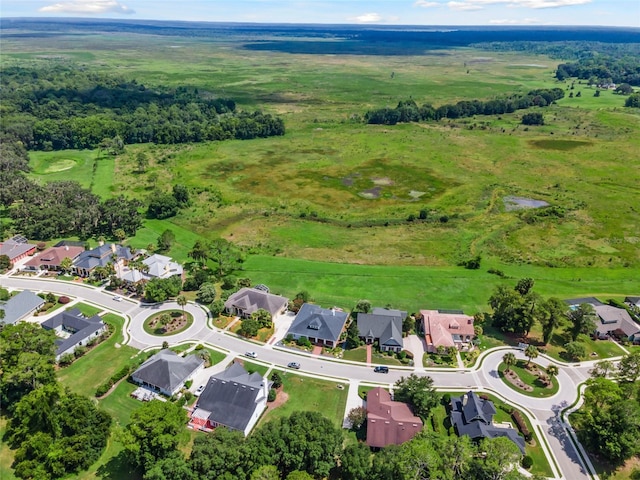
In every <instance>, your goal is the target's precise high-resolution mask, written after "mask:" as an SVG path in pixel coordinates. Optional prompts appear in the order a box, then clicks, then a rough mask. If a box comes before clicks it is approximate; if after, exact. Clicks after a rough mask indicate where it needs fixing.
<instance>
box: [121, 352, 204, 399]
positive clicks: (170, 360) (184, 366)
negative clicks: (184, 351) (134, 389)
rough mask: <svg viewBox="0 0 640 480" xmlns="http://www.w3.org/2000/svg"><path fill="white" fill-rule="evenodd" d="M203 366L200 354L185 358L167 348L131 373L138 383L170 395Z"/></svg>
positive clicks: (178, 389)
mask: <svg viewBox="0 0 640 480" xmlns="http://www.w3.org/2000/svg"><path fill="white" fill-rule="evenodd" d="M203 368H204V360H203V359H202V358H200V357H199V356H198V355H195V354H194V355H188V356H186V357H184V358H183V357H181V356H179V355H178V354H176V353H175V352H173V351H171V350H169V349H168V348H167V349H164V350H161V351H160V352H158V353H156V354H155V355H154V356H153V357H151V358H149V359H148V360H147V361H146V362H144V363H143V364H142V365H140V367H138V369H137V370H136V371H135V372H133V373H132V374H131V379H132V380H133V381H134V382H135V383H137V384H138V385H141V386H143V387H146V388H149V389H151V390H154V391H157V392H160V393H162V394H163V395H166V396H168V397H170V396H172V395H175V394H176V393H178V392H179V391H180V389H181V388H182V387H183V386H184V382H186V381H187V380H190V379H191V378H193V377H194V375H196V374H197V373H198V372H200V371H201V370H202V369H203Z"/></svg>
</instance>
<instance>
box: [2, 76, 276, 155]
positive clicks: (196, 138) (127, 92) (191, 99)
mask: <svg viewBox="0 0 640 480" xmlns="http://www.w3.org/2000/svg"><path fill="white" fill-rule="evenodd" d="M0 82H1V83H0V85H1V87H2V88H1V90H0V101H2V104H3V115H2V120H1V122H0V132H2V133H7V134H9V135H11V136H13V137H15V138H18V139H19V140H20V141H21V142H22V144H23V145H25V147H26V148H27V149H30V150H32V149H33V150H52V149H53V150H60V149H66V148H72V149H82V148H98V147H100V146H101V143H102V142H104V140H105V139H112V138H119V139H121V141H122V142H123V144H133V143H158V144H174V143H185V142H202V141H206V140H227V139H233V138H235V139H242V140H244V139H251V138H258V137H269V136H274V135H284V131H285V128H284V122H283V121H282V119H280V118H276V117H273V116H271V115H269V114H263V113H262V112H259V111H255V112H239V111H237V110H236V105H235V102H234V101H233V100H229V99H219V98H213V97H214V96H213V95H212V94H210V93H206V94H200V92H199V91H198V90H197V89H194V88H187V87H178V88H176V89H169V88H165V87H158V88H148V87H146V86H144V85H141V84H138V83H137V82H136V81H135V80H133V81H128V80H125V79H123V78H120V77H116V76H111V75H105V74H100V73H96V72H91V71H89V70H87V69H86V68H84V67H82V66H78V65H70V64H69V65H64V64H45V65H43V66H28V67H21V66H16V67H8V68H6V69H4V70H3V75H2V78H1V79H0Z"/></svg>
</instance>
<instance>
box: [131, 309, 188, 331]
mask: <svg viewBox="0 0 640 480" xmlns="http://www.w3.org/2000/svg"><path fill="white" fill-rule="evenodd" d="M165 313H168V314H169V315H170V316H171V318H172V322H173V319H175V318H178V317H182V315H183V313H182V310H163V311H161V312H157V313H154V314H153V315H151V316H150V317H149V318H147V319H146V320H145V321H144V323H143V324H142V328H144V331H145V332H147V333H148V334H150V335H155V336H157V337H170V336H171V335H176V334H178V333H180V332H183V331H184V330H186V329H187V328H189V327H190V326H191V325H192V324H193V315H191V314H190V313H189V312H184V315H185V316H186V317H187V323H185V324H184V325H183V326H181V327H180V328H177V329H175V330H169V331H165V330H164V327H163V326H162V325H161V324H160V322H157V323H156V324H155V326H153V327H152V326H151V322H152V321H154V320H157V319H158V318H159V317H160V315H162V314H165ZM170 325H171V324H169V326H170Z"/></svg>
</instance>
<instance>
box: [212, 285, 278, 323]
mask: <svg viewBox="0 0 640 480" xmlns="http://www.w3.org/2000/svg"><path fill="white" fill-rule="evenodd" d="M288 305H289V299H288V298H285V297H281V296H279V295H274V294H272V293H269V292H265V291H264V290H258V289H257V288H248V287H244V288H241V289H240V290H238V291H237V292H236V293H234V294H233V295H230V296H229V298H228V299H227V301H226V302H224V308H225V309H226V310H227V313H229V314H230V315H237V316H239V317H242V318H249V317H250V316H251V314H252V313H253V312H255V311H257V310H259V309H260V308H262V309H263V310H266V311H267V312H269V313H270V314H271V316H272V317H275V316H276V315H279V314H281V313H283V312H284V311H286V309H287V306H288Z"/></svg>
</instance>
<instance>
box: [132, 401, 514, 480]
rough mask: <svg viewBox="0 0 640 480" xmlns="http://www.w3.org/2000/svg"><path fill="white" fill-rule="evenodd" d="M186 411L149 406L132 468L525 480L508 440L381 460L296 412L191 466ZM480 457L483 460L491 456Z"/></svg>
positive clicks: (207, 439) (406, 452) (204, 441)
mask: <svg viewBox="0 0 640 480" xmlns="http://www.w3.org/2000/svg"><path fill="white" fill-rule="evenodd" d="M185 421H186V413H185V412H184V410H182V409H180V408H177V407H176V406H175V405H172V404H170V403H162V402H156V401H153V402H150V403H149V404H146V405H144V406H142V407H140V409H139V410H137V411H136V412H134V414H133V415H132V421H131V424H130V425H129V426H127V428H126V431H125V434H124V435H123V438H124V444H125V452H126V456H127V458H128V460H129V461H130V462H131V463H132V464H133V465H136V466H138V467H139V468H140V470H141V471H142V472H144V478H145V480H168V479H172V480H200V479H202V480H205V479H207V480H208V479H214V478H215V479H220V480H243V479H246V480H259V479H273V480H280V479H286V480H312V479H319V478H341V479H343V480H361V479H365V478H367V479H371V480H391V479H393V480H409V479H414V478H439V479H446V480H458V479H465V480H467V479H468V480H476V479H477V480H480V479H483V480H484V479H487V478H494V479H503V478H504V479H507V478H509V479H513V480H520V479H523V478H525V477H524V476H522V475H521V474H519V473H518V472H517V471H515V470H514V465H516V464H517V463H518V462H519V461H520V458H521V454H520V451H519V450H518V448H517V447H516V446H515V444H514V443H513V442H511V441H510V440H508V439H506V438H497V439H495V440H483V441H481V442H479V443H478V444H475V443H474V442H472V441H471V440H470V439H469V437H457V436H455V435H453V436H447V435H437V434H434V433H427V432H423V433H421V434H419V435H418V436H417V437H416V438H414V439H413V440H411V441H409V442H406V443H405V444H403V445H400V446H395V445H393V446H389V447H387V448H384V449H382V450H381V451H379V452H377V453H373V452H371V450H370V449H369V447H367V446H366V445H365V444H363V443H358V444H352V445H349V446H347V447H346V448H345V447H344V446H343V434H342V431H341V430H340V429H339V428H337V427H335V426H334V425H333V424H332V422H331V421H330V420H329V419H327V418H325V417H323V416H322V415H321V414H319V413H317V412H294V413H293V414H291V416H289V417H285V418H280V419H276V420H273V421H271V422H268V423H266V424H264V425H262V426H260V427H258V428H257V429H256V430H255V431H254V433H253V434H252V435H251V436H249V437H247V438H245V437H244V436H243V435H242V434H241V433H240V432H232V431H229V430H227V429H226V428H223V427H220V428H217V429H216V430H215V431H213V432H212V433H209V434H207V435H203V436H198V437H197V438H196V440H195V442H194V445H193V449H192V450H191V454H190V455H189V457H188V458H185V457H184V456H183V455H182V453H181V452H180V450H179V443H180V442H179V438H180V431H181V429H182V428H184V427H183V425H184V422H185ZM485 452H486V455H484V454H481V453H485Z"/></svg>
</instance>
